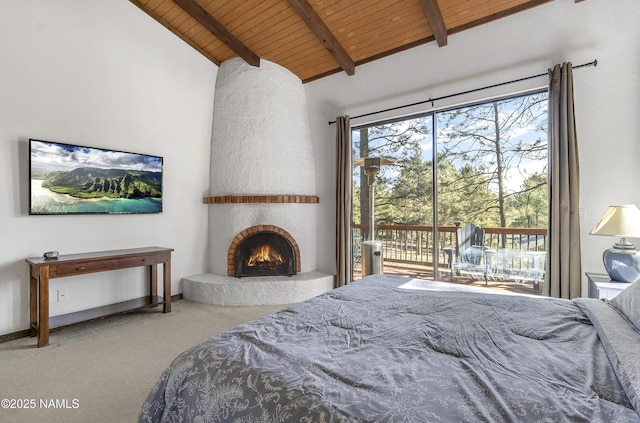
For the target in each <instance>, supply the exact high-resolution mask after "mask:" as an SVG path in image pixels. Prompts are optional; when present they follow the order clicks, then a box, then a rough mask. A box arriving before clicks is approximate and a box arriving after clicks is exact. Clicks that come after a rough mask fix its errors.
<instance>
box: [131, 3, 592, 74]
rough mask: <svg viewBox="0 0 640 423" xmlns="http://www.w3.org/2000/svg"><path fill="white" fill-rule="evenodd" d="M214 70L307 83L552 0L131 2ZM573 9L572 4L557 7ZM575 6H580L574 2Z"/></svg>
mask: <svg viewBox="0 0 640 423" xmlns="http://www.w3.org/2000/svg"><path fill="white" fill-rule="evenodd" d="M130 1H131V2H132V3H134V4H135V5H137V6H138V7H139V8H140V9H142V10H143V11H144V12H146V13H147V14H148V15H149V16H151V17H152V18H153V19H155V20H156V21H158V22H159V23H161V24H162V25H164V26H165V27H166V28H168V29H169V30H170V31H172V32H173V33H174V34H176V35H177V36H178V37H180V38H182V39H183V40H184V41H185V42H187V43H188V44H190V45H191V46H192V47H193V48H195V49H196V50H198V51H199V52H200V53H202V54H203V55H204V56H205V57H207V58H208V59H209V60H211V61H212V62H213V63H215V64H216V65H219V64H220V63H222V62H224V61H225V60H227V59H230V58H233V57H242V58H243V59H244V60H245V61H246V62H247V63H249V64H251V65H254V66H259V65H260V59H261V58H262V59H266V60H269V61H271V62H274V63H277V64H279V65H281V66H283V67H285V68H287V69H289V70H290V71H291V72H293V73H294V74H296V75H297V76H298V77H299V78H300V79H301V80H302V81H303V82H308V81H313V80H315V79H318V78H322V77H324V76H327V75H331V74H334V73H336V72H342V71H344V72H346V73H347V74H349V75H353V74H354V73H355V72H356V69H357V66H358V65H361V64H363V63H367V62H371V61H373V60H376V59H379V58H381V57H385V56H389V55H391V54H393V53H397V52H399V51H402V50H406V49H408V48H411V47H415V46H417V45H420V44H424V43H429V42H436V43H437V45H438V46H440V47H441V48H444V47H445V46H446V45H447V43H448V36H449V35H451V34H455V33H457V32H460V31H464V30H466V29H469V28H473V27H475V26H478V25H482V24H484V23H487V22H491V21H493V20H496V19H501V18H505V17H508V16H510V15H513V14H514V13H517V12H521V11H523V10H526V9H529V8H532V7H535V6H538V5H541V4H544V3H548V2H550V1H553V0H130ZM556 1H571V0H556ZM575 1H576V3H577V2H579V1H582V0H575Z"/></svg>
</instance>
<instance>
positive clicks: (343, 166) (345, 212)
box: [335, 116, 353, 287]
mask: <svg viewBox="0 0 640 423" xmlns="http://www.w3.org/2000/svg"><path fill="white" fill-rule="evenodd" d="M336 164H337V166H336V282H335V285H336V287H339V286H343V285H346V284H348V283H349V282H351V179H352V177H353V175H352V172H351V123H350V121H349V116H338V117H337V118H336Z"/></svg>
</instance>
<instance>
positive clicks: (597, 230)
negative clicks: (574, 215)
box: [590, 204, 640, 238]
mask: <svg viewBox="0 0 640 423" xmlns="http://www.w3.org/2000/svg"><path fill="white" fill-rule="evenodd" d="M590 234H591V235H607V236H619V237H625V238H626V237H633V238H636V237H640V210H639V209H638V207H636V206H635V205H634V204H627V205H624V206H609V208H608V209H607V211H606V212H605V213H604V214H603V215H602V217H601V218H600V221H599V222H598V223H596V226H594V227H593V229H591V232H590Z"/></svg>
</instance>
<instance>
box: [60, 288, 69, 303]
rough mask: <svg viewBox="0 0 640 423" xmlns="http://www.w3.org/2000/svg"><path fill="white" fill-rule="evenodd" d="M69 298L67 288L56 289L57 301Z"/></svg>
mask: <svg viewBox="0 0 640 423" xmlns="http://www.w3.org/2000/svg"><path fill="white" fill-rule="evenodd" d="M68 299H69V291H68V290H67V288H64V289H58V302H62V301H67V300H68Z"/></svg>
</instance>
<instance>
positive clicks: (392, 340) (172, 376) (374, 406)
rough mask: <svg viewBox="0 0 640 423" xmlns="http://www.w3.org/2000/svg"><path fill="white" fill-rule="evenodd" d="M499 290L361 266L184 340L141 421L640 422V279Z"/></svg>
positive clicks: (151, 395)
mask: <svg viewBox="0 0 640 423" xmlns="http://www.w3.org/2000/svg"><path fill="white" fill-rule="evenodd" d="M496 292H497V291H491V290H487V289H483V288H475V289H473V288H469V287H462V286H460V285H454V284H447V283H442V282H430V281H422V280H417V279H409V278H404V277H394V276H385V275H375V276H369V277H367V278H364V279H362V280H360V281H357V282H354V283H352V284H350V285H348V286H345V287H341V288H338V289H334V290H332V291H330V292H328V293H325V294H323V295H320V296H318V297H315V298H312V299H310V300H308V301H305V302H302V303H299V304H296V305H293V306H291V307H289V308H287V309H285V310H283V311H281V312H278V313H275V314H273V315H270V316H267V317H264V318H261V319H258V320H254V321H252V322H249V323H246V324H243V325H240V326H237V327H235V328H233V329H230V330H228V331H225V332H223V333H220V334H218V335H216V336H214V337H212V338H210V339H208V340H207V341H205V342H203V343H201V344H200V345H197V346H195V347H193V348H191V349H189V350H187V351H185V352H184V353H182V354H181V355H179V356H178V357H177V358H176V359H175V360H174V361H173V362H172V363H171V365H170V366H169V367H168V368H167V369H166V371H165V372H164V373H163V374H162V376H161V377H160V379H159V380H158V382H157V383H156V385H155V386H154V387H153V389H152V390H151V392H150V393H149V395H148V397H147V399H146V400H145V402H144V404H143V405H142V408H141V411H140V415H139V421H140V422H199V423H204V422H229V423H231V422H233V423H282V422H297V423H312V422H314V423H342V422H384V423H391V422H406V423H416V422H481V421H482V422H640V417H639V415H638V412H637V411H638V410H640V333H639V332H638V331H637V327H640V284H638V285H637V286H635V284H634V285H633V286H631V287H629V288H627V289H626V290H625V291H623V293H622V294H620V295H619V296H618V300H617V302H613V301H616V300H613V301H612V302H605V301H600V300H595V299H587V298H584V299H575V300H573V301H569V300H561V299H550V298H541V297H535V296H527V295H506V294H499V293H496ZM627 294H628V295H627ZM634 294H635V295H634Z"/></svg>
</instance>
